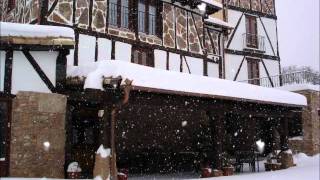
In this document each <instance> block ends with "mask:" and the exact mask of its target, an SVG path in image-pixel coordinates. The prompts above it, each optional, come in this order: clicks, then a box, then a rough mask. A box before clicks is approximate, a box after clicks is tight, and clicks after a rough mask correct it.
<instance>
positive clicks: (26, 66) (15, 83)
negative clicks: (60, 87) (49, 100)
mask: <svg viewBox="0 0 320 180" xmlns="http://www.w3.org/2000/svg"><path fill="white" fill-rule="evenodd" d="M45 58H48V59H51V58H52V57H49V55H47V56H44V57H42V59H45ZM18 91H34V92H44V93H50V92H51V91H50V90H49V89H48V87H47V86H46V85H45V83H44V82H43V81H42V79H41V78H40V76H39V75H38V73H37V72H36V71H35V70H34V69H33V67H32V65H31V64H30V63H29V61H28V60H27V59H26V57H25V56H24V55H23V53H22V52H21V51H15V52H14V53H13V65H12V91H11V93H12V94H16V93H17V92H18Z"/></svg>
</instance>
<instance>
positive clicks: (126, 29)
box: [108, 25, 132, 32]
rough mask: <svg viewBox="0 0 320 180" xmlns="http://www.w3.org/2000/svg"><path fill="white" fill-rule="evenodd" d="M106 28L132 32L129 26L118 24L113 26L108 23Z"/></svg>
mask: <svg viewBox="0 0 320 180" xmlns="http://www.w3.org/2000/svg"><path fill="white" fill-rule="evenodd" d="M108 29H114V30H120V31H124V32H132V31H131V30H130V29H129V28H124V27H118V26H114V25H109V26H108Z"/></svg>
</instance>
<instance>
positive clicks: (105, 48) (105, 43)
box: [98, 38, 112, 61]
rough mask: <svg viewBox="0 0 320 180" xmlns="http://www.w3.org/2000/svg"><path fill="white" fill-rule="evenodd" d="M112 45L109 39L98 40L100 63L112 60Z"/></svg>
mask: <svg viewBox="0 0 320 180" xmlns="http://www.w3.org/2000/svg"><path fill="white" fill-rule="evenodd" d="M111 44H112V43H111V41H110V40H109V39H104V38H98V61H103V60H110V59H111V49H112V45H111Z"/></svg>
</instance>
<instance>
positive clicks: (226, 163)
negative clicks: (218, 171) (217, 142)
mask: <svg viewBox="0 0 320 180" xmlns="http://www.w3.org/2000/svg"><path fill="white" fill-rule="evenodd" d="M222 160H223V161H222V165H223V167H222V171H223V175H224V176H232V175H233V174H234V167H233V165H232V164H231V161H230V156H229V154H228V153H226V152H225V153H223V156H222Z"/></svg>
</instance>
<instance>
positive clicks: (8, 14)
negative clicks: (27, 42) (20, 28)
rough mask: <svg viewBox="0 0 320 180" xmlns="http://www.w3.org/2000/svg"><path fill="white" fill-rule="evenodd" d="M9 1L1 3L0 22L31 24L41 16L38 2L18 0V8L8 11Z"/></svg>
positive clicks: (36, 0) (4, 0) (35, 0)
mask: <svg viewBox="0 0 320 180" xmlns="http://www.w3.org/2000/svg"><path fill="white" fill-rule="evenodd" d="M7 7H8V0H3V1H1V3H0V21H6V22H15V23H30V22H31V21H33V20H36V19H37V18H38V16H39V2H38V0H16V6H15V8H14V9H12V10H11V11H8V9H7Z"/></svg>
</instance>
